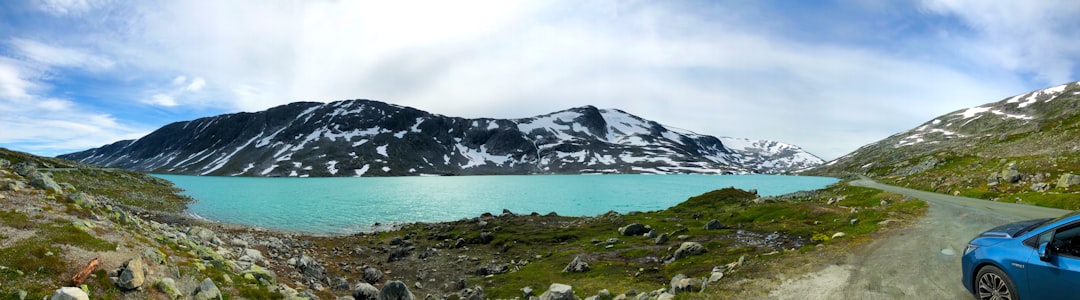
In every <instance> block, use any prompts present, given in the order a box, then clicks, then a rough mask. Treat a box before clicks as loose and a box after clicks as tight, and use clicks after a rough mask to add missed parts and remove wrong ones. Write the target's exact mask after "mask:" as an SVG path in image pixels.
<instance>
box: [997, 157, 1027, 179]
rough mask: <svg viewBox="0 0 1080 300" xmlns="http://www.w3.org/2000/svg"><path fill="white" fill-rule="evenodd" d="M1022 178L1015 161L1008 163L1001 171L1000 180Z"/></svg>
mask: <svg viewBox="0 0 1080 300" xmlns="http://www.w3.org/2000/svg"><path fill="white" fill-rule="evenodd" d="M1022 178H1023V176H1021V175H1020V171H1019V170H1018V169H1017V167H1016V163H1015V162H1014V163H1009V166H1008V167H1006V168H1005V170H1002V171H1001V180H1004V181H1007V182H1009V183H1017V182H1020V179H1022Z"/></svg>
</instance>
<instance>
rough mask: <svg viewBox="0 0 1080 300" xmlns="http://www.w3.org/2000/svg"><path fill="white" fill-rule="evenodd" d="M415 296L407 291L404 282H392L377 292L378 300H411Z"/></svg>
mask: <svg viewBox="0 0 1080 300" xmlns="http://www.w3.org/2000/svg"><path fill="white" fill-rule="evenodd" d="M413 299H416V296H413V293H412V292H410V291H409V286H407V285H405V283H404V282H401V281H397V280H393V281H390V282H387V283H386V285H383V288H382V291H381V292H379V300H413Z"/></svg>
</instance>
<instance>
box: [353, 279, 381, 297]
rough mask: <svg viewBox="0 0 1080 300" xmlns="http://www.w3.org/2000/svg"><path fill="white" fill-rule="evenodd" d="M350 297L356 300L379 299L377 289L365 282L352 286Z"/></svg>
mask: <svg viewBox="0 0 1080 300" xmlns="http://www.w3.org/2000/svg"><path fill="white" fill-rule="evenodd" d="M352 296H353V298H355V299H356V300H377V299H379V289H377V288H375V287H374V286H372V285H370V284H368V283H367V282H361V283H357V284H356V285H355V286H353V292H352Z"/></svg>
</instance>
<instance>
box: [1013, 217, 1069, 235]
mask: <svg viewBox="0 0 1080 300" xmlns="http://www.w3.org/2000/svg"><path fill="white" fill-rule="evenodd" d="M1077 214H1080V211H1074V212H1071V213H1067V214H1065V215H1064V216H1060V217H1057V218H1055V219H1050V220H1048V221H1046V222H1041V223H1035V224H1031V226H1028V227H1027V228H1024V229H1021V230H1020V231H1017V232H1016V234H1014V235H1013V236H1020V235H1021V234H1024V233H1027V232H1029V231H1032V230H1036V229H1042V228H1043V227H1046V226H1047V225H1050V224H1054V223H1056V222H1057V221H1061V220H1064V219H1067V218H1070V217H1072V216H1075V215H1077Z"/></svg>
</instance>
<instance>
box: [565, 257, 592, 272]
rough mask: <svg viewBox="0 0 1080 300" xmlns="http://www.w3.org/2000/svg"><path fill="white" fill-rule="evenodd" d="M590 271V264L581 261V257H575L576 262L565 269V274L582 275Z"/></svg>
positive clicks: (571, 262) (572, 262)
mask: <svg viewBox="0 0 1080 300" xmlns="http://www.w3.org/2000/svg"><path fill="white" fill-rule="evenodd" d="M588 270H589V264H588V263H586V262H585V261H583V260H581V257H578V256H574V260H573V261H570V263H569V264H567V265H566V267H565V268H563V270H562V271H563V272H568V273H581V272H585V271H588Z"/></svg>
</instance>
